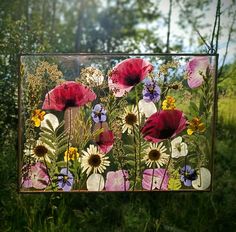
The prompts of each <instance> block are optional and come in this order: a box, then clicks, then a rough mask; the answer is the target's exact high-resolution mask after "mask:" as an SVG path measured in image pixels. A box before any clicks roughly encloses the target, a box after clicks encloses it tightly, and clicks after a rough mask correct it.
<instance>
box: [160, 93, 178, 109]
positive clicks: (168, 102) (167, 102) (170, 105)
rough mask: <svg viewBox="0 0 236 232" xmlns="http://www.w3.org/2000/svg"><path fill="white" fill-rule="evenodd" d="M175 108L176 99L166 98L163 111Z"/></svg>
mask: <svg viewBox="0 0 236 232" xmlns="http://www.w3.org/2000/svg"><path fill="white" fill-rule="evenodd" d="M175 108H176V106H175V99H174V98H173V97H172V96H166V99H165V100H164V101H163V102H162V109H163V110H174V109H175Z"/></svg>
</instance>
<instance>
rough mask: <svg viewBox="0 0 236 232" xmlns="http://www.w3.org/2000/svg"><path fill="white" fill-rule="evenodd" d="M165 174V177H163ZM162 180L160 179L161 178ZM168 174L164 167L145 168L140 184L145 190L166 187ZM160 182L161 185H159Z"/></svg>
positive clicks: (163, 188) (164, 188)
mask: <svg viewBox="0 0 236 232" xmlns="http://www.w3.org/2000/svg"><path fill="white" fill-rule="evenodd" d="M164 176H165V177H164ZM163 178H164V180H163V181H162V179H163ZM168 181H169V174H168V172H167V171H165V169H164V168H156V169H154V170H153V169H146V170H144V172H143V180H142V186H143V188H144V189H146V190H154V189H160V187H161V189H162V190H167V189H168ZM161 182H162V186H161Z"/></svg>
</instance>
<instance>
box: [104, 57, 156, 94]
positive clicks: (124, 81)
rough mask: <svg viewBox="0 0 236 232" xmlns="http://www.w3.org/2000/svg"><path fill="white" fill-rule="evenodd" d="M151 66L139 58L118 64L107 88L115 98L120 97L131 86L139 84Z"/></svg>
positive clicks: (150, 69) (151, 68)
mask: <svg viewBox="0 0 236 232" xmlns="http://www.w3.org/2000/svg"><path fill="white" fill-rule="evenodd" d="M152 70H153V66H152V65H151V64H150V63H149V62H148V61H145V60H144V59H141V58H129V59H126V60H123V61H122V62H120V63H118V64H117V65H116V66H115V67H114V69H113V71H112V74H111V77H110V78H109V80H108V86H109V89H110V90H111V91H113V93H114V94H115V96H116V97H121V96H123V95H124V94H125V92H129V91H130V90H131V89H132V87H133V86H135V85H136V84H138V83H139V82H141V81H142V80H143V79H144V78H145V77H146V76H147V75H148V73H149V72H151V71H152Z"/></svg>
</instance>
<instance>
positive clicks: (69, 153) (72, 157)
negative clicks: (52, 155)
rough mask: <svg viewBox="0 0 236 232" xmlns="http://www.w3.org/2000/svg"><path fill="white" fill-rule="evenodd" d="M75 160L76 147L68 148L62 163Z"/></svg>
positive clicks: (76, 154) (76, 155)
mask: <svg viewBox="0 0 236 232" xmlns="http://www.w3.org/2000/svg"><path fill="white" fill-rule="evenodd" d="M67 158H68V160H75V159H78V158H79V153H78V149H77V148H76V147H70V148H69V150H66V151H65V154H64V161H65V162H67V161H68V160H67Z"/></svg>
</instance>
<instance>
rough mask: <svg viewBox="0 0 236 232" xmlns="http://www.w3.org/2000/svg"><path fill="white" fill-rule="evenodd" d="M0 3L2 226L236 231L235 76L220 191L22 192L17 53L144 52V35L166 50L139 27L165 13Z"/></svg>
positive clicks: (99, 4)
mask: <svg viewBox="0 0 236 232" xmlns="http://www.w3.org/2000/svg"><path fill="white" fill-rule="evenodd" d="M135 3H137V4H135ZM104 4H105V5H106V7H107V8H105V9H103V7H104ZM204 4H205V1H204ZM0 9H1V10H0V25H1V31H0V41H1V42H0V53H1V55H0V116H1V117H0V131H1V137H0V147H1V150H0V179H1V188H0V196H1V197H0V212H1V213H0V231H5V232H6V231H14V232H17V231H37V232H40V231H42V232H44V231H45V232H46V231H83V232H84V231H86V232H89V231H114V232H116V231H117V232H119V231H130V232H132V231H150V232H153V231H176V232H178V231H179V232H181V231H196V232H199V231H200V232H202V231H235V226H236V225H235V216H236V215H235V205H236V198H235V191H236V183H235V174H236V173H235V172H236V167H235V164H236V156H235V151H236V143H235V140H236V138H235V137H236V134H235V131H236V123H235V115H234V116H233V117H231V114H232V105H234V106H235V100H233V101H232V99H231V100H229V98H228V96H230V97H231V98H232V96H235V88H233V87H232V85H234V83H235V75H233V74H232V76H230V78H228V77H227V79H225V80H223V81H222V82H221V84H220V88H221V92H220V93H221V96H220V104H221V105H220V108H219V110H220V113H219V115H220V117H219V120H218V123H217V142H216V153H215V154H214V155H215V167H214V183H213V192H211V193H155V192H151V193H135V194H133V193H129V194H127V193H116V194H114V193H100V194H98V193H96V195H95V194H93V193H86V194H84V193H81V194H70V193H66V194H19V193H18V192H17V181H18V180H17V171H18V167H17V129H16V128H17V83H18V76H17V71H18V56H17V55H18V54H19V53H23V52H24V53H27V52H78V51H83V52H84V51H89V52H98V51H100V52H103V51H109V52H110V51H121V52H127V51H140V50H139V46H138V45H139V44H140V42H141V41H143V46H144V49H145V51H151V52H161V51H164V50H165V48H164V46H163V43H162V42H161V41H159V40H158V39H156V36H155V34H154V33H153V32H152V31H150V30H149V29H145V30H144V29H139V27H138V25H139V24H140V22H145V21H146V22H150V23H153V22H155V20H157V19H160V18H161V17H162V16H161V14H160V12H158V10H157V9H156V8H155V7H154V6H153V1H143V0H139V1H137V2H136V1H127V0H114V1H107V2H106V1H105V2H104V1H92V0H91V1H85V0H80V1H76V0H71V1H62V0H52V1H46V0H38V1H34V0H1V3H0ZM173 47H175V48H176V47H178V48H179V49H181V46H177V44H174V45H173ZM234 67H235V64H233V66H228V67H227V70H231V69H232V72H234V73H235V68H234ZM229 74H230V73H228V74H227V72H226V73H224V75H225V76H227V75H229ZM230 75H231V74H230ZM227 80H228V81H227ZM232 83H233V84H232ZM227 105H230V106H231V107H226V106H227Z"/></svg>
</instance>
